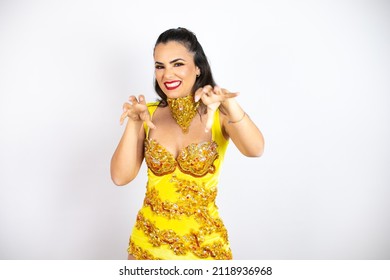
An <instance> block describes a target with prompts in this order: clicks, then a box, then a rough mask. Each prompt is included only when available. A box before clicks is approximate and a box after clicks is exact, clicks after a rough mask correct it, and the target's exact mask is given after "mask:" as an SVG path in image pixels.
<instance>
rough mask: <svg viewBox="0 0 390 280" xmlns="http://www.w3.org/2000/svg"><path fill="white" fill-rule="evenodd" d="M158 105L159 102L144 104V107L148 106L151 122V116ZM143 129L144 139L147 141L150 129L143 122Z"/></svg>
mask: <svg viewBox="0 0 390 280" xmlns="http://www.w3.org/2000/svg"><path fill="white" fill-rule="evenodd" d="M158 104H160V102H150V103H148V104H146V106H148V111H149V114H150V118H151V121H153V114H154V112H155V111H156V109H157V108H158ZM144 129H145V134H146V139H148V138H149V130H150V128H149V127H148V126H147V124H146V123H145V122H144Z"/></svg>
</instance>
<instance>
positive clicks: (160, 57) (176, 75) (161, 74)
mask: <svg viewBox="0 0 390 280" xmlns="http://www.w3.org/2000/svg"><path fill="white" fill-rule="evenodd" d="M154 63H155V75H156V80H157V83H158V85H159V86H160V88H161V89H162V91H163V92H164V93H165V94H166V96H167V97H168V98H178V97H185V96H187V95H189V94H190V93H191V90H192V88H193V86H194V83H195V80H196V75H199V74H200V70H199V68H198V67H197V66H196V65H195V62H194V55H193V53H191V52H189V51H188V50H187V48H186V47H185V46H184V45H183V44H181V43H178V42H175V41H170V42H168V43H166V44H162V43H160V44H158V45H157V46H156V47H155V49H154Z"/></svg>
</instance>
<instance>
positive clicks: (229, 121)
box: [228, 112, 246, 124]
mask: <svg viewBox="0 0 390 280" xmlns="http://www.w3.org/2000/svg"><path fill="white" fill-rule="evenodd" d="M245 116H246V113H245V112H244V115H243V116H242V118H241V119H239V120H238V121H231V120H228V123H229V124H230V123H238V122H240V121H242V120H243V119H244V118H245Z"/></svg>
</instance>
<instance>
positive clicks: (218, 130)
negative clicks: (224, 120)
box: [211, 109, 229, 153]
mask: <svg viewBox="0 0 390 280" xmlns="http://www.w3.org/2000/svg"><path fill="white" fill-rule="evenodd" d="M220 114H221V111H220V110H219V109H218V110H217V111H216V112H215V113H214V121H213V126H212V128H211V132H212V138H213V140H214V141H215V142H216V143H217V144H218V146H219V147H220V148H221V149H222V151H223V153H225V150H226V148H227V145H228V143H229V140H228V139H226V138H225V136H224V135H223V133H222V127H221V121H220Z"/></svg>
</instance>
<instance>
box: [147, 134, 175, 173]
mask: <svg viewBox="0 0 390 280" xmlns="http://www.w3.org/2000/svg"><path fill="white" fill-rule="evenodd" d="M145 161H146V164H147V165H148V167H149V169H150V170H152V172H153V173H154V174H156V175H157V176H163V175H165V174H169V173H172V172H173V171H175V169H176V160H175V159H174V158H173V156H172V154H171V153H170V152H168V151H167V150H166V149H165V148H164V147H163V146H161V145H160V144H159V143H157V142H156V141H155V140H153V139H152V140H149V139H146V140H145Z"/></svg>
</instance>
